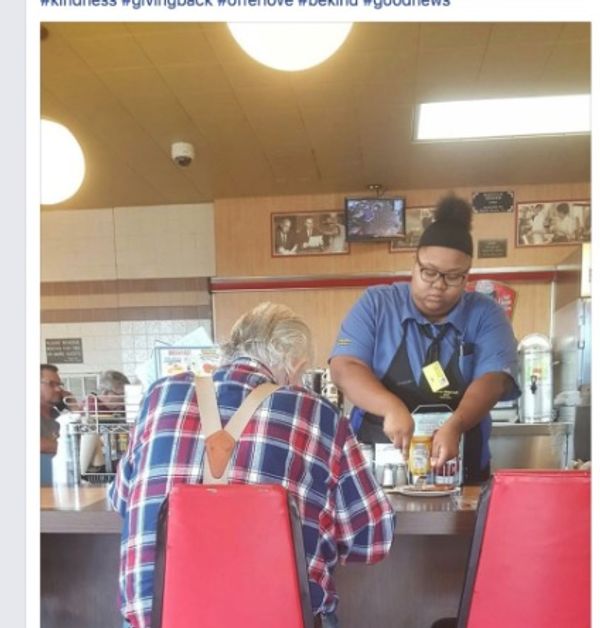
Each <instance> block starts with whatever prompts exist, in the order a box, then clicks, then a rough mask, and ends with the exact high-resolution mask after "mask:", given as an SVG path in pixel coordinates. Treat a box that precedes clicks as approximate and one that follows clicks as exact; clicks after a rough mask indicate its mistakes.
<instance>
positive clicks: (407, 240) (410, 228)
mask: <svg viewBox="0 0 600 628" xmlns="http://www.w3.org/2000/svg"><path fill="white" fill-rule="evenodd" d="M434 215H435V207H408V208H407V209H406V231H405V234H404V237H403V238H396V239H394V240H392V241H391V242H390V252H391V253H394V252H398V251H406V250H407V249H416V248H417V245H418V244H419V240H420V238H421V234H422V233H423V231H425V229H426V228H427V227H428V226H429V225H430V224H431V223H432V222H433V221H434V220H435V218H434Z"/></svg>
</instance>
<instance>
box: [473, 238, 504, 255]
mask: <svg viewBox="0 0 600 628" xmlns="http://www.w3.org/2000/svg"><path fill="white" fill-rule="evenodd" d="M507 248H508V240H506V239H504V240H477V257H506V255H507Z"/></svg>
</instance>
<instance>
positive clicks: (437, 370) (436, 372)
mask: <svg viewBox="0 0 600 628" xmlns="http://www.w3.org/2000/svg"><path fill="white" fill-rule="evenodd" d="M423 375H425V379H426V380H427V383H428V384H429V386H430V388H431V390H432V391H433V392H437V391H438V390H441V389H442V388H446V386H448V385H449V384H450V382H449V381H448V378H447V377H446V373H444V369H443V368H442V365H441V364H440V363H439V361H438V360H436V361H435V362H432V363H431V364H428V365H427V366H424V367H423Z"/></svg>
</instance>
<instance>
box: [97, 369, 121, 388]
mask: <svg viewBox="0 0 600 628" xmlns="http://www.w3.org/2000/svg"><path fill="white" fill-rule="evenodd" d="M126 384H129V378H128V377H127V376H126V375H123V373H121V372H120V371H104V372H103V373H101V375H100V378H99V380H98V392H100V393H106V392H111V391H114V390H115V389H117V388H123V387H124V386H125V385H126Z"/></svg>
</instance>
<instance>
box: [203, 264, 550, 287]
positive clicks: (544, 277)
mask: <svg viewBox="0 0 600 628" xmlns="http://www.w3.org/2000/svg"><path fill="white" fill-rule="evenodd" d="M556 276H557V270H556V269H554V268H552V269H547V268H531V269H527V268H524V269H521V268H514V269H507V270H496V269H487V268H486V269H481V270H477V269H475V270H472V271H471V272H470V273H469V277H468V278H469V280H477V279H495V280H496V281H543V282H551V281H554V280H555V279H556ZM410 278H411V273H410V272H408V271H407V272H403V273H397V274H394V275H390V274H381V275H360V276H354V277H352V276H334V277H314V278H309V277H286V278H281V277H256V278H253V277H239V278H235V277H232V278H221V277H213V278H211V279H210V281H209V291H210V292H212V293H216V292H236V291H257V290H264V291H269V290H308V289H313V290H315V289H316V290H318V289H326V288H356V287H368V286H374V285H381V284H391V283H396V282H405V283H406V282H409V281H410Z"/></svg>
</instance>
